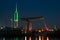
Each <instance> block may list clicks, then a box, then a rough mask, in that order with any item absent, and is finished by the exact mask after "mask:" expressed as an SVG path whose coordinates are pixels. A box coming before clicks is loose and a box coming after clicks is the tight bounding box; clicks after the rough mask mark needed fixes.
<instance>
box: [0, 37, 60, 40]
mask: <svg viewBox="0 0 60 40" xmlns="http://www.w3.org/2000/svg"><path fill="white" fill-rule="evenodd" d="M0 40H60V39H56V38H55V39H53V38H49V37H48V36H47V37H44V36H37V37H35V38H33V37H31V36H29V37H27V36H25V37H22V38H18V37H15V38H5V37H3V38H0Z"/></svg>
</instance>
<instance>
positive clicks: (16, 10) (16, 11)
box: [16, 3, 17, 12]
mask: <svg viewBox="0 0 60 40" xmlns="http://www.w3.org/2000/svg"><path fill="white" fill-rule="evenodd" d="M16 12H17V3H16Z"/></svg>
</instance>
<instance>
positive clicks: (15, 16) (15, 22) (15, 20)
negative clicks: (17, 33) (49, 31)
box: [14, 4, 18, 28]
mask: <svg viewBox="0 0 60 40" xmlns="http://www.w3.org/2000/svg"><path fill="white" fill-rule="evenodd" d="M17 27H18V11H17V4H16V10H15V13H14V28H17Z"/></svg>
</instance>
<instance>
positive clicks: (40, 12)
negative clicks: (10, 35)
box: [0, 0, 60, 27]
mask: <svg viewBox="0 0 60 40" xmlns="http://www.w3.org/2000/svg"><path fill="white" fill-rule="evenodd" d="M16 3H17V5H18V13H19V19H20V18H26V17H40V16H43V17H45V20H46V23H47V24H48V25H55V24H56V25H57V26H58V27H59V26H60V0H0V25H9V21H10V18H13V14H14V12H15V6H16Z"/></svg>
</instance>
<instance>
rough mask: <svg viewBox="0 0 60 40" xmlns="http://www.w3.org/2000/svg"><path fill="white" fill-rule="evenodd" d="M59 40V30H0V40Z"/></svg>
mask: <svg viewBox="0 0 60 40" xmlns="http://www.w3.org/2000/svg"><path fill="white" fill-rule="evenodd" d="M2 39H3V40H60V30H57V31H50V32H46V31H43V32H36V31H32V32H28V33H25V32H24V31H21V30H17V29H14V30H0V40H2Z"/></svg>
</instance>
